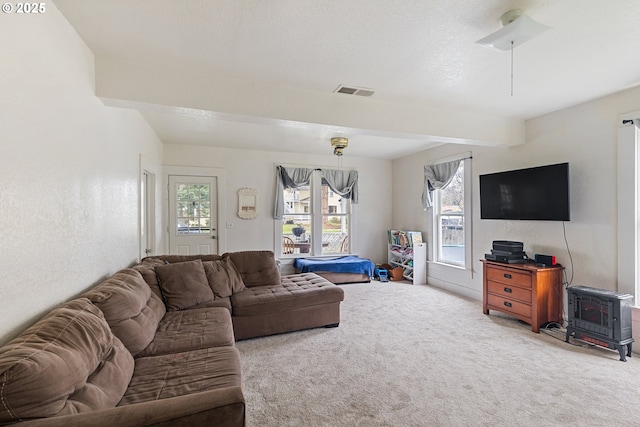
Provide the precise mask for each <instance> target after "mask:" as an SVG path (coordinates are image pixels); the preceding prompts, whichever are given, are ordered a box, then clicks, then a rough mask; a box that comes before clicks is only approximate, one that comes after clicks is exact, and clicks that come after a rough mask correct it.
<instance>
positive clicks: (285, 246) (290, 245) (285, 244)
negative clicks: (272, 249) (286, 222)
mask: <svg viewBox="0 0 640 427" xmlns="http://www.w3.org/2000/svg"><path fill="white" fill-rule="evenodd" d="M295 248H296V244H295V243H294V241H293V240H292V239H291V237H287V236H282V254H283V255H288V254H292V253H293V251H294V250H295Z"/></svg>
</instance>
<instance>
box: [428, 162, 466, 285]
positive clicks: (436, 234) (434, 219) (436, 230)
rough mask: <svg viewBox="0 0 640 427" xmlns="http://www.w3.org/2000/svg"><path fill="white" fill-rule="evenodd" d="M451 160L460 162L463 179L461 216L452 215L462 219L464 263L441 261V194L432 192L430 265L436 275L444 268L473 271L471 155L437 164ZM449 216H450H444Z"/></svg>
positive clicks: (437, 191) (436, 191) (438, 191)
mask: <svg viewBox="0 0 640 427" xmlns="http://www.w3.org/2000/svg"><path fill="white" fill-rule="evenodd" d="M453 160H461V162H460V165H461V166H462V167H463V172H464V178H463V186H462V191H463V193H464V195H463V197H464V209H463V212H462V214H454V216H458V215H459V216H461V217H462V218H463V224H464V226H463V227H464V261H463V263H451V262H448V261H446V260H443V259H442V257H441V253H442V249H441V244H440V241H441V227H440V221H439V219H440V215H443V214H441V213H440V212H441V208H440V206H441V205H440V204H441V194H440V191H441V190H439V189H437V190H435V191H434V205H433V208H432V209H430V212H431V225H432V227H431V230H432V233H431V239H430V240H431V245H432V246H431V247H432V248H433V249H432V261H430V264H432V265H433V266H434V267H435V269H433V273H436V275H438V274H437V273H438V272H439V271H440V270H441V267H442V268H445V269H446V270H448V271H451V269H454V270H455V271H467V272H469V274H471V273H472V271H473V261H472V256H471V255H472V251H471V249H472V241H471V238H472V232H471V226H472V224H471V213H472V204H471V199H472V193H471V191H472V188H471V177H472V174H471V153H470V152H468V153H464V154H460V155H457V156H453V157H449V158H446V159H441V160H439V161H438V162H448V161H453ZM444 215H448V216H450V215H451V214H444Z"/></svg>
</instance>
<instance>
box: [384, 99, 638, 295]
mask: <svg viewBox="0 0 640 427" xmlns="http://www.w3.org/2000/svg"><path fill="white" fill-rule="evenodd" d="M639 109H640V88H639V87H636V88H633V89H629V90H627V91H624V92H621V93H618V94H614V95H611V96H607V97H604V98H601V99H598V100H595V101H592V102H588V103H585V104H582V105H578V106H575V107H572V108H567V109H565V110H561V111H557V112H554V113H551V114H547V115H545V116H541V117H538V118H535V119H532V120H529V121H528V122H527V123H526V129H527V143H526V144H524V145H519V146H514V147H511V148H487V147H470V146H462V145H460V146H456V145H445V146H441V147H438V148H435V149H432V150H429V151H425V152H423V153H421V154H420V155H416V156H411V157H405V158H401V159H397V160H395V161H394V162H393V195H394V196H393V201H394V203H393V205H394V210H393V222H394V224H395V226H397V227H406V228H418V229H421V230H423V231H425V230H427V229H428V223H427V215H426V213H425V212H424V211H422V209H421V208H420V205H419V200H418V194H419V192H420V190H421V188H422V167H423V165H425V164H427V163H429V162H432V161H434V160H437V159H440V158H444V157H447V156H450V155H452V154H456V153H461V152H464V151H469V150H471V151H472V153H473V160H472V179H473V191H472V195H471V203H472V206H473V223H472V227H473V230H472V232H473V243H472V244H473V247H472V252H473V256H472V259H473V269H474V272H475V274H474V275H473V277H472V278H470V279H468V280H462V281H461V283H445V284H444V287H448V288H450V289H451V290H454V291H457V292H461V293H464V294H466V295H469V296H472V297H475V298H477V299H481V297H482V265H481V263H480V261H479V260H480V259H481V258H483V257H484V254H485V253H486V252H488V251H489V250H490V249H491V243H492V241H493V240H498V239H506V240H518V241H522V242H524V244H525V250H526V252H527V253H528V254H529V255H530V256H532V255H533V254H535V253H543V254H548V255H556V257H557V258H558V262H559V263H561V264H563V265H564V266H565V267H566V273H567V276H568V278H569V279H570V278H571V276H572V275H573V283H572V284H573V285H578V284H582V285H586V286H593V287H598V288H603V289H610V290H617V283H616V281H617V198H616V194H617V190H616V188H617V183H616V181H617V129H618V120H617V119H618V116H619V115H620V114H624V113H627V112H630V111H638V110H639ZM560 162H569V168H570V185H571V188H570V192H571V221H569V222H566V223H565V225H566V236H567V241H568V245H569V249H570V250H571V255H572V257H573V269H572V268H571V260H570V257H569V253H568V251H567V248H566V245H565V240H564V234H563V223H562V222H546V221H496V220H480V213H479V202H480V200H479V178H478V176H479V175H480V174H485V173H491V172H498V171H504V170H510V169H518V168H524V167H530V166H538V165H544V164H552V163H560ZM550 191H553V189H550ZM429 236H431V233H429Z"/></svg>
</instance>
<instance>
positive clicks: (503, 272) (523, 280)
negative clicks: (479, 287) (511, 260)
mask: <svg viewBox="0 0 640 427" xmlns="http://www.w3.org/2000/svg"><path fill="white" fill-rule="evenodd" d="M487 280H491V281H494V282H500V283H504V284H508V285H509V284H510V285H516V286H520V287H524V288H531V274H529V273H527V272H525V271H523V272H519V271H517V270H509V269H506V268H504V269H503V268H495V267H492V268H487Z"/></svg>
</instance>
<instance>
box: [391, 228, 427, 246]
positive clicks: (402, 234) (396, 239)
mask: <svg viewBox="0 0 640 427" xmlns="http://www.w3.org/2000/svg"><path fill="white" fill-rule="evenodd" d="M387 235H388V239H389V244H391V245H396V246H402V247H405V248H411V247H413V246H414V245H415V244H418V243H422V232H421V231H404V230H388V231H387Z"/></svg>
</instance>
